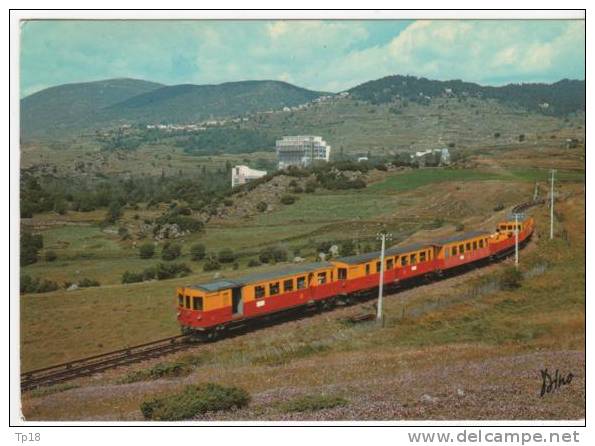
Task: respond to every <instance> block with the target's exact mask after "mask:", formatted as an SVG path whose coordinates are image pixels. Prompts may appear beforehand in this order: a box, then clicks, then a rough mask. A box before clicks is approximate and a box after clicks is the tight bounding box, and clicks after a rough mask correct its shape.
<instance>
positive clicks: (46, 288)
mask: <svg viewBox="0 0 595 446" xmlns="http://www.w3.org/2000/svg"><path fill="white" fill-rule="evenodd" d="M20 288H21V293H47V292H50V291H56V290H57V289H58V288H59V286H58V284H57V283H56V282H54V281H53V280H46V279H43V280H39V279H38V278H35V279H33V278H32V277H31V276H29V275H27V274H25V275H23V276H21V287H20Z"/></svg>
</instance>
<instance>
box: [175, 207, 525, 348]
mask: <svg viewBox="0 0 595 446" xmlns="http://www.w3.org/2000/svg"><path fill="white" fill-rule="evenodd" d="M533 229H534V220H533V218H531V217H522V218H520V219H519V220H518V231H519V234H518V239H519V244H520V245H521V246H522V245H524V244H525V243H526V242H527V241H528V240H529V238H530V237H531V235H532V233H533ZM515 230H516V223H515V220H514V219H512V218H509V219H507V220H505V221H502V222H500V223H499V224H498V226H497V229H496V231H495V232H493V233H490V232H487V231H472V232H466V233H460V234H456V235H454V236H452V237H448V238H444V239H441V240H434V241H430V242H427V243H416V244H412V245H408V246H399V247H392V248H388V249H386V250H385V259H384V262H385V265H384V284H385V286H386V287H387V288H389V289H390V288H391V287H394V286H398V285H400V284H403V283H405V282H410V281H413V280H416V279H419V278H422V277H428V276H432V275H433V276H441V275H442V274H444V273H447V272H448V273H450V272H456V271H459V270H461V269H464V268H468V267H470V266H475V265H477V264H481V263H485V262H489V261H490V260H493V259H495V258H500V257H503V256H505V255H507V254H509V253H511V252H512V251H513V250H514V245H515V236H514V234H515ZM380 266H381V265H380V252H378V251H377V252H370V253H366V254H360V255H355V256H350V257H340V258H337V259H333V260H331V261H330V262H316V263H308V264H297V265H291V266H287V267H284V268H279V269H277V270H274V271H270V272H264V273H257V274H251V275H247V276H243V277H239V278H236V279H220V280H217V281H213V282H208V283H202V284H198V285H189V286H185V287H181V288H178V289H177V299H178V300H177V306H178V322H179V323H180V325H181V327H182V332H183V333H194V334H197V335H199V336H200V337H201V338H205V339H215V338H216V337H218V335H220V334H221V333H222V332H224V331H225V330H226V329H228V328H234V327H237V326H242V325H246V323H247V322H250V321H254V320H257V319H261V318H263V317H268V316H271V315H275V314H280V313H283V312H286V311H288V310H299V309H302V308H307V307H311V306H317V307H319V308H331V307H332V306H334V305H335V304H337V303H338V302H341V303H344V304H349V303H352V302H354V301H357V300H358V298H363V297H364V296H366V295H370V293H371V292H373V291H374V290H375V289H376V288H377V287H378V285H379V279H380V278H379V276H380Z"/></svg>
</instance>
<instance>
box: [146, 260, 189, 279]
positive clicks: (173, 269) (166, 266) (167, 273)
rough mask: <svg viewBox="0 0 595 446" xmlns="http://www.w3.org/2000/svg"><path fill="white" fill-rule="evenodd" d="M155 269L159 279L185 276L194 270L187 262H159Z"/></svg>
mask: <svg viewBox="0 0 595 446" xmlns="http://www.w3.org/2000/svg"><path fill="white" fill-rule="evenodd" d="M154 271H155V277H156V278H157V280H165V279H172V278H174V277H184V276H187V275H188V274H189V273H191V272H192V270H191V269H190V268H188V267H187V266H186V264H185V263H159V264H158V265H157V266H156V267H155V269H154ZM143 274H144V273H143Z"/></svg>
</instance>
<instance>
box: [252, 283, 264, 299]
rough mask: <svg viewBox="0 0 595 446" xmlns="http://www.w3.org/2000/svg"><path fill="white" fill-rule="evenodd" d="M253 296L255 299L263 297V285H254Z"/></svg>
mask: <svg viewBox="0 0 595 446" xmlns="http://www.w3.org/2000/svg"><path fill="white" fill-rule="evenodd" d="M254 297H256V298H257V299H260V298H261V297H264V287H263V286H260V285H258V286H255V287H254Z"/></svg>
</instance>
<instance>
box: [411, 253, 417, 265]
mask: <svg viewBox="0 0 595 446" xmlns="http://www.w3.org/2000/svg"><path fill="white" fill-rule="evenodd" d="M410 261H411V264H412V265H415V264H416V263H417V254H411V256H410Z"/></svg>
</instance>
